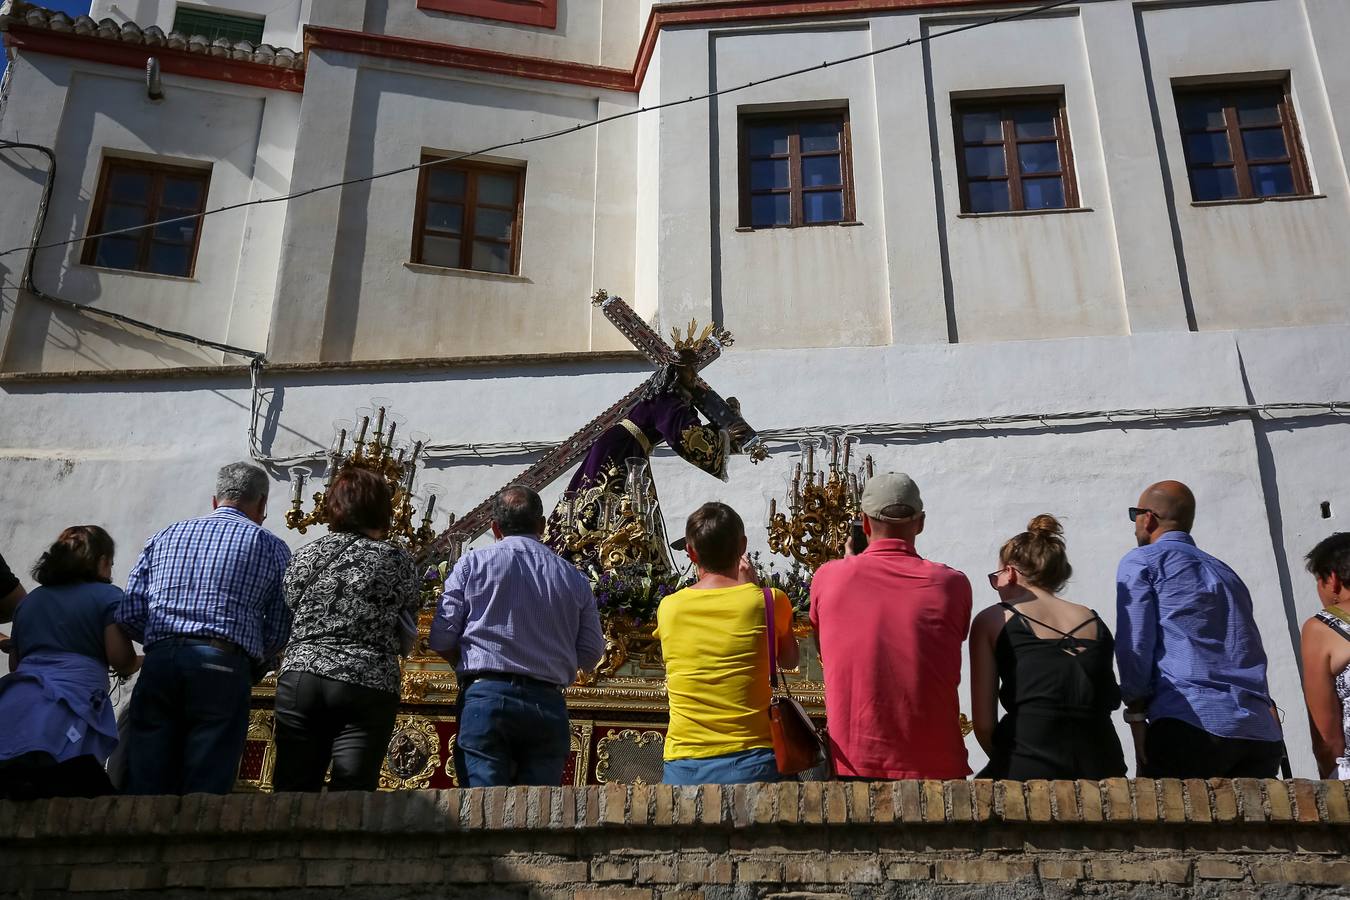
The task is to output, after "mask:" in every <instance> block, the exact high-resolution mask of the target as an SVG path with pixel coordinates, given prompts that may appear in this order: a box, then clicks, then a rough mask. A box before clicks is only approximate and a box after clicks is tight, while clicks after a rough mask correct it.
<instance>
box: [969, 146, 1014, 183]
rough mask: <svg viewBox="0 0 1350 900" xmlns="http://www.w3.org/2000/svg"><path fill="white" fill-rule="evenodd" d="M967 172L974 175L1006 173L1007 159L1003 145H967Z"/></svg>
mask: <svg viewBox="0 0 1350 900" xmlns="http://www.w3.org/2000/svg"><path fill="white" fill-rule="evenodd" d="M966 174H967V175H970V176H973V177H977V178H978V177H980V176H985V175H1006V174H1008V171H1007V161H1006V159H1005V158H1004V156H1003V148H1002V147H967V148H966Z"/></svg>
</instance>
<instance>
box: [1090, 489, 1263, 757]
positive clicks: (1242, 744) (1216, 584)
mask: <svg viewBox="0 0 1350 900" xmlns="http://www.w3.org/2000/svg"><path fill="white" fill-rule="evenodd" d="M1130 518H1131V519H1132V520H1133V521H1134V533H1135V539H1136V540H1137V541H1138V543H1139V547H1138V548H1137V549H1135V550H1131V551H1130V552H1129V553H1127V554H1126V555H1125V558H1124V559H1122V560H1121V561H1120V567H1119V569H1118V570H1117V572H1116V662H1117V663H1118V665H1119V666H1120V691H1121V695H1122V696H1123V697H1124V699H1125V706H1126V710H1125V721H1126V722H1128V723H1130V726H1131V728H1132V730H1134V732H1135V752H1136V754H1137V756H1138V762H1139V765H1138V772H1137V774H1140V775H1145V776H1148V777H1153V778H1241V777H1248V778H1269V777H1273V776H1274V775H1275V774H1276V772H1277V771H1278V769H1279V765H1280V760H1281V759H1282V758H1283V755H1284V741H1283V737H1282V735H1281V732H1280V724H1279V722H1278V721H1277V720H1276V718H1275V714H1274V711H1273V705H1274V704H1273V703H1272V702H1271V699H1270V688H1269V686H1268V685H1267V682H1266V652H1265V649H1264V648H1263V647H1262V645H1261V633H1260V631H1258V630H1257V627H1256V619H1255V617H1254V615H1253V614H1252V598H1251V594H1249V593H1248V592H1247V586H1246V585H1245V584H1243V583H1242V579H1241V578H1239V577H1238V576H1237V573H1236V572H1234V571H1233V570H1232V569H1230V568H1229V567H1228V566H1227V565H1225V564H1224V563H1223V562H1222V561H1220V560H1218V559H1215V558H1214V557H1213V556H1210V555H1209V554H1208V553H1206V552H1204V551H1203V550H1201V549H1200V548H1199V547H1197V546H1196V545H1195V540H1194V539H1193V538H1192V537H1191V535H1190V530H1191V525H1192V523H1193V522H1194V521H1195V495H1194V494H1192V493H1191V490H1190V488H1188V487H1186V485H1184V484H1182V483H1181V482H1179V481H1160V482H1158V483H1157V484H1155V485H1152V486H1151V487H1149V488H1148V489H1147V490H1146V491H1144V493H1143V495H1142V496H1141V497H1140V498H1139V505H1138V506H1137V507H1131V508H1130ZM1145 722H1147V727H1146V728H1145V727H1144V723H1145ZM1141 730H1142V731H1143V732H1144V733H1143V734H1141V733H1140V732H1141Z"/></svg>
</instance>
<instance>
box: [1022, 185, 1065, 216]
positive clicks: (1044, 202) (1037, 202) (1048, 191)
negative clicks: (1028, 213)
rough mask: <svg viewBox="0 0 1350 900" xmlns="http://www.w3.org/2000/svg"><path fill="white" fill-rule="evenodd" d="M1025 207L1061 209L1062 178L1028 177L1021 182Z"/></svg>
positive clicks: (1062, 197) (1062, 204)
mask: <svg viewBox="0 0 1350 900" xmlns="http://www.w3.org/2000/svg"><path fill="white" fill-rule="evenodd" d="M1022 203H1023V208H1025V209H1063V208H1064V179H1062V178H1028V179H1026V180H1024V181H1023V182H1022Z"/></svg>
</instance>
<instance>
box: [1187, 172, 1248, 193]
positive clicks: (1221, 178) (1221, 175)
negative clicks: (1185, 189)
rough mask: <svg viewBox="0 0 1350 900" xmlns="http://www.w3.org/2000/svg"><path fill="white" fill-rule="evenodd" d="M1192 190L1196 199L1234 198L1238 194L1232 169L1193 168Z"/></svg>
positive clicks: (1235, 177)
mask: <svg viewBox="0 0 1350 900" xmlns="http://www.w3.org/2000/svg"><path fill="white" fill-rule="evenodd" d="M1191 192H1192V194H1193V195H1194V197H1195V199H1196V200H1232V199H1235V198H1236V197H1237V195H1238V186H1237V176H1236V175H1234V174H1233V170H1232V169H1192V170H1191Z"/></svg>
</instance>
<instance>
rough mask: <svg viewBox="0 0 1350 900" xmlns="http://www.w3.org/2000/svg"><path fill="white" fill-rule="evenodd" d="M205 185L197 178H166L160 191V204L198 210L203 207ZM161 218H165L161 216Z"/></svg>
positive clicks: (192, 210)
mask: <svg viewBox="0 0 1350 900" xmlns="http://www.w3.org/2000/svg"><path fill="white" fill-rule="evenodd" d="M204 187H205V185H204V184H203V183H202V182H200V181H197V180H196V179H195V178H193V179H188V178H165V179H164V187H163V189H162V191H161V193H160V200H159V202H160V206H161V207H166V206H167V207H172V208H174V209H185V210H190V211H191V212H197V211H199V210H200V209H201V208H202V188H204ZM160 218H163V216H161V217H160Z"/></svg>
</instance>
